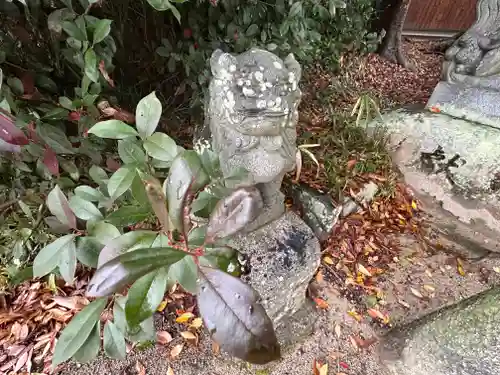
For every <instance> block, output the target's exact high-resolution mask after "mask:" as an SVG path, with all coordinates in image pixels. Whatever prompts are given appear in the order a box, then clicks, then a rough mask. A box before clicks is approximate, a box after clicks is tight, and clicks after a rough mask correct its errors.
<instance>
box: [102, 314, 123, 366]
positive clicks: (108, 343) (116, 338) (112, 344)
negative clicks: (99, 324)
mask: <svg viewBox="0 0 500 375" xmlns="http://www.w3.org/2000/svg"><path fill="white" fill-rule="evenodd" d="M103 348H104V352H105V353H106V355H107V356H108V357H110V358H114V359H125V357H126V356H127V350H126V349H127V348H126V345H125V337H124V336H123V333H122V332H120V330H119V329H118V327H116V325H115V324H114V323H113V322H110V321H107V322H106V324H105V325H104V340H103Z"/></svg>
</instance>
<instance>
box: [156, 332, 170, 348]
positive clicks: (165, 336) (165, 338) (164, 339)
mask: <svg viewBox="0 0 500 375" xmlns="http://www.w3.org/2000/svg"><path fill="white" fill-rule="evenodd" d="M172 340H173V338H172V335H171V334H170V333H168V332H167V331H159V332H156V342H158V344H160V345H167V344H168V343H169V342H171V341H172Z"/></svg>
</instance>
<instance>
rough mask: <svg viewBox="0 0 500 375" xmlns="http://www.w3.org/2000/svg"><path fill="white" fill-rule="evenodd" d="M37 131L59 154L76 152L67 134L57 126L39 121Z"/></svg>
mask: <svg viewBox="0 0 500 375" xmlns="http://www.w3.org/2000/svg"><path fill="white" fill-rule="evenodd" d="M36 133H37V134H38V135H39V136H40V138H42V139H43V140H44V141H45V143H46V144H47V145H48V146H49V147H50V148H51V149H52V150H54V151H55V152H56V153H57V154H74V153H75V151H74V150H73V146H72V145H71V142H70V141H69V139H68V137H66V134H64V132H63V131H62V130H61V129H59V128H58V127H56V126H52V125H49V124H46V123H42V122H38V123H37V127H36Z"/></svg>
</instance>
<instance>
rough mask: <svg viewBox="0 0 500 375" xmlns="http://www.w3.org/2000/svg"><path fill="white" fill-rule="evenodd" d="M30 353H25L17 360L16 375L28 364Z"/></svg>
mask: <svg viewBox="0 0 500 375" xmlns="http://www.w3.org/2000/svg"><path fill="white" fill-rule="evenodd" d="M28 355H29V353H28V351H25V352H24V353H23V354H22V355H21V356H20V357H19V359H18V360H17V362H16V365H15V366H14V373H16V372H18V371H19V370H21V368H23V367H24V365H25V364H26V362H27V361H28Z"/></svg>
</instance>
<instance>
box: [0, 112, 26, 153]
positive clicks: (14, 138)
mask: <svg viewBox="0 0 500 375" xmlns="http://www.w3.org/2000/svg"><path fill="white" fill-rule="evenodd" d="M14 122H15V119H14V118H13V117H11V116H9V115H7V114H5V113H3V112H0V139H2V140H4V141H5V142H7V143H10V144H13V145H17V146H24V145H27V144H28V143H29V140H28V137H26V135H25V134H24V133H23V131H22V130H21V129H19V128H18V127H17V126H16V125H14Z"/></svg>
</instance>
